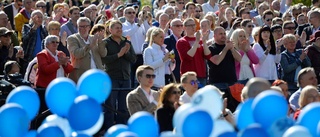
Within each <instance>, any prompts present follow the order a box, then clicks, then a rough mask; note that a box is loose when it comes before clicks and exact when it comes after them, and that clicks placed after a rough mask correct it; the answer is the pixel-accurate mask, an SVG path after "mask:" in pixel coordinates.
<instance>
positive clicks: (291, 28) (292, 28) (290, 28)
mask: <svg viewBox="0 0 320 137" xmlns="http://www.w3.org/2000/svg"><path fill="white" fill-rule="evenodd" d="M284 29H289V30H294V29H296V28H295V27H285V28H284Z"/></svg>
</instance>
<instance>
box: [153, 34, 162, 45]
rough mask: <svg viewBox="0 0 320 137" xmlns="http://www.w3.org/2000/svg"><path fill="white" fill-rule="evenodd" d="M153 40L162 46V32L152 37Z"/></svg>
mask: <svg viewBox="0 0 320 137" xmlns="http://www.w3.org/2000/svg"><path fill="white" fill-rule="evenodd" d="M153 42H154V43H156V44H158V45H160V46H162V45H163V44H164V33H160V34H158V35H156V36H154V37H153Z"/></svg>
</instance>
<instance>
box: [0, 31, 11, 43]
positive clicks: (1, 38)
mask: <svg viewBox="0 0 320 137" xmlns="http://www.w3.org/2000/svg"><path fill="white" fill-rule="evenodd" d="M0 42H1V44H2V45H4V46H10V44H11V35H10V34H5V35H2V36H0Z"/></svg>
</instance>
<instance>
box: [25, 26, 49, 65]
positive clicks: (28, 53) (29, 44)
mask: <svg viewBox="0 0 320 137" xmlns="http://www.w3.org/2000/svg"><path fill="white" fill-rule="evenodd" d="M31 28H32V24H25V25H24V26H23V29H22V42H23V44H22V47H23V50H24V59H25V60H26V61H28V62H30V61H31V60H32V59H33V58H34V56H33V55H32V54H33V51H34V48H35V46H36V41H37V30H32V29H31ZM47 36H48V32H47V30H46V28H45V26H41V27H40V37H41V41H42V40H43V39H45V38H46V37H47ZM42 48H43V47H42Z"/></svg>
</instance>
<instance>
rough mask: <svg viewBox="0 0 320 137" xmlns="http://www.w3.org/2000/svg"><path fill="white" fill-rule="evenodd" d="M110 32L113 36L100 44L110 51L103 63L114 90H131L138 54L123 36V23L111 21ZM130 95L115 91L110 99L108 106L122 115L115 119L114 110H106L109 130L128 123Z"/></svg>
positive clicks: (126, 92) (125, 92) (107, 102)
mask: <svg viewBox="0 0 320 137" xmlns="http://www.w3.org/2000/svg"><path fill="white" fill-rule="evenodd" d="M109 30H110V32H111V36H110V37H108V38H106V39H104V40H103V42H101V43H100V44H102V45H103V46H105V47H106V49H107V51H108V53H107V56H106V57H104V58H102V62H103V64H104V65H105V66H106V72H107V73H108V74H109V76H110V78H111V80H112V88H118V89H119V88H131V83H130V74H131V64H132V63H134V62H135V61H136V54H135V53H134V50H133V47H132V45H131V42H130V41H128V40H127V39H126V38H125V37H123V36H122V23H121V22H120V21H116V20H113V21H111V22H110V27H109ZM128 93H129V91H114V90H113V91H112V92H111V94H110V96H109V97H108V99H107V101H106V105H108V106H109V107H112V108H113V109H114V110H117V111H119V112H121V113H122V115H120V114H119V115H116V118H115V113H114V111H113V110H112V111H111V110H106V112H105V119H108V120H107V121H105V123H106V126H107V127H106V128H107V129H108V128H110V127H111V126H113V123H114V122H115V123H117V124H126V123H127V120H128V118H129V113H128V109H127V106H126V96H127V94H128ZM117 102H118V103H117ZM117 104H118V105H117Z"/></svg>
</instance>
